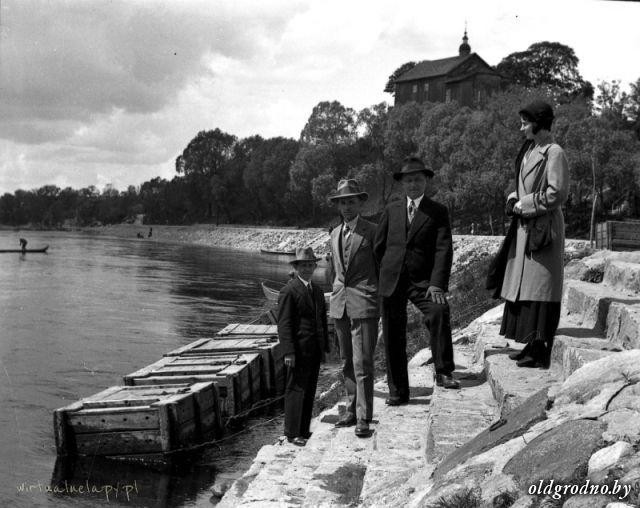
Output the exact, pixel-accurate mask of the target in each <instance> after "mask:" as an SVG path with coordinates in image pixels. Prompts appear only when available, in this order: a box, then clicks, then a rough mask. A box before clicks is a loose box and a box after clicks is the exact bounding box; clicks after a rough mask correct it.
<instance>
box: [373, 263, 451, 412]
mask: <svg viewBox="0 0 640 508" xmlns="http://www.w3.org/2000/svg"><path fill="white" fill-rule="evenodd" d="M408 300H410V301H411V302H412V303H413V304H414V305H415V306H416V307H418V309H419V310H420V312H422V315H423V317H424V321H425V324H426V326H427V329H428V330H429V334H430V335H431V356H432V358H433V363H434V367H435V371H436V374H445V375H450V374H451V373H452V372H453V371H454V370H455V364H454V362H453V346H452V344H451V324H450V316H449V304H448V303H447V304H445V305H443V304H438V303H433V302H432V301H431V300H427V298H426V289H424V288H419V287H417V286H415V285H414V284H412V283H411V281H409V280H408V277H406V275H404V274H403V275H401V276H400V280H399V281H398V285H397V286H396V289H395V291H394V292H393V294H392V295H391V296H388V297H383V298H382V332H383V337H384V346H385V353H386V357H387V358H386V359H387V384H388V385H389V395H390V396H391V397H399V398H407V399H408V398H409V374H408V371H407V301H408Z"/></svg>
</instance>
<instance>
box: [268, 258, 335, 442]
mask: <svg viewBox="0 0 640 508" xmlns="http://www.w3.org/2000/svg"><path fill="white" fill-rule="evenodd" d="M317 261H318V258H316V256H315V254H314V253H313V249H312V248H311V247H304V248H297V249H296V258H295V259H294V260H293V261H291V262H290V263H291V265H292V266H293V269H294V271H295V273H296V276H295V277H294V278H293V279H291V280H289V282H287V284H286V285H285V287H284V288H282V290H281V291H280V296H279V298H278V339H279V341H280V345H281V347H282V355H283V357H284V364H285V366H286V367H287V370H286V372H287V374H286V375H287V380H286V388H285V392H284V435H285V436H286V437H287V440H288V441H289V442H290V443H293V444H294V445H296V446H304V445H305V444H306V443H307V439H309V437H310V436H311V433H310V432H309V425H310V424H311V411H312V410H313V400H314V397H315V394H316V386H317V384H318V374H319V373H320V363H321V362H322V360H323V357H324V354H325V353H328V352H329V340H328V331H327V311H326V307H325V303H324V293H323V292H322V289H320V287H318V286H317V285H315V284H312V283H311V276H312V275H313V272H314V270H315V269H316V266H317Z"/></svg>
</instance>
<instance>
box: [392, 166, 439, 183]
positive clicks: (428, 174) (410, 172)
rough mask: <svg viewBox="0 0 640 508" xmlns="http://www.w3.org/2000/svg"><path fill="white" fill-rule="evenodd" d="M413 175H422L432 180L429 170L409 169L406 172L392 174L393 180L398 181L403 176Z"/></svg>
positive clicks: (432, 174) (432, 173)
mask: <svg viewBox="0 0 640 508" xmlns="http://www.w3.org/2000/svg"><path fill="white" fill-rule="evenodd" d="M414 173H424V176H426V177H427V178H433V176H434V174H435V173H434V172H433V171H431V170H429V169H409V170H407V171H397V172H396V173H394V174H393V179H394V180H396V181H399V180H400V179H401V178H402V177H403V176H404V175H412V174H414Z"/></svg>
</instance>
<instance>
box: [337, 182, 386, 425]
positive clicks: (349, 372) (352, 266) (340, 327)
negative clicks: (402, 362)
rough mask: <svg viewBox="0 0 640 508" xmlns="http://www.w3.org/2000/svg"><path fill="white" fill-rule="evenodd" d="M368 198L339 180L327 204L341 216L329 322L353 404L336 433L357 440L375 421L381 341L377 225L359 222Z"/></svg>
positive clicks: (361, 219)
mask: <svg viewBox="0 0 640 508" xmlns="http://www.w3.org/2000/svg"><path fill="white" fill-rule="evenodd" d="M368 197H369V195H368V194H367V193H366V192H363V191H362V190H361V189H360V187H359V186H358V182H357V181H356V180H340V182H339V183H338V188H337V190H336V192H335V193H334V194H333V195H332V196H330V197H329V199H330V200H331V201H332V202H333V203H334V204H335V205H336V207H337V208H338V210H340V215H341V216H342V224H341V225H340V226H337V227H335V228H334V229H333V231H332V233H331V258H330V259H331V262H330V263H329V276H330V278H331V284H332V286H333V292H332V293H331V299H330V304H329V317H332V318H334V319H335V331H336V335H337V337H338V343H339V344H340V357H341V359H342V361H343V362H344V364H343V367H342V373H343V375H344V383H345V387H346V389H347V395H348V398H349V403H348V405H347V411H346V413H345V414H344V416H343V417H342V418H340V420H338V422H337V423H336V427H350V426H352V425H355V434H356V436H358V437H369V436H370V435H371V433H370V430H369V423H370V422H371V420H372V418H373V382H374V375H375V373H374V365H373V355H374V352H375V349H376V342H377V340H378V317H379V311H378V294H377V290H378V264H377V262H376V258H375V256H374V253H373V242H374V239H375V234H376V225H375V224H373V223H372V222H369V221H367V220H365V219H363V218H362V217H360V211H361V209H362V205H363V203H364V202H365V201H366V200H367V198H368Z"/></svg>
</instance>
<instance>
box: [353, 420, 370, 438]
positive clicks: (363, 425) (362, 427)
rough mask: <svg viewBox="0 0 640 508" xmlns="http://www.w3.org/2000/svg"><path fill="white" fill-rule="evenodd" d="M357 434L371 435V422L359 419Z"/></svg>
mask: <svg viewBox="0 0 640 508" xmlns="http://www.w3.org/2000/svg"><path fill="white" fill-rule="evenodd" d="M355 432H356V436H358V437H369V436H370V435H371V431H370V430H369V424H368V423H367V421H366V420H358V424H357V425H356V431H355Z"/></svg>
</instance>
